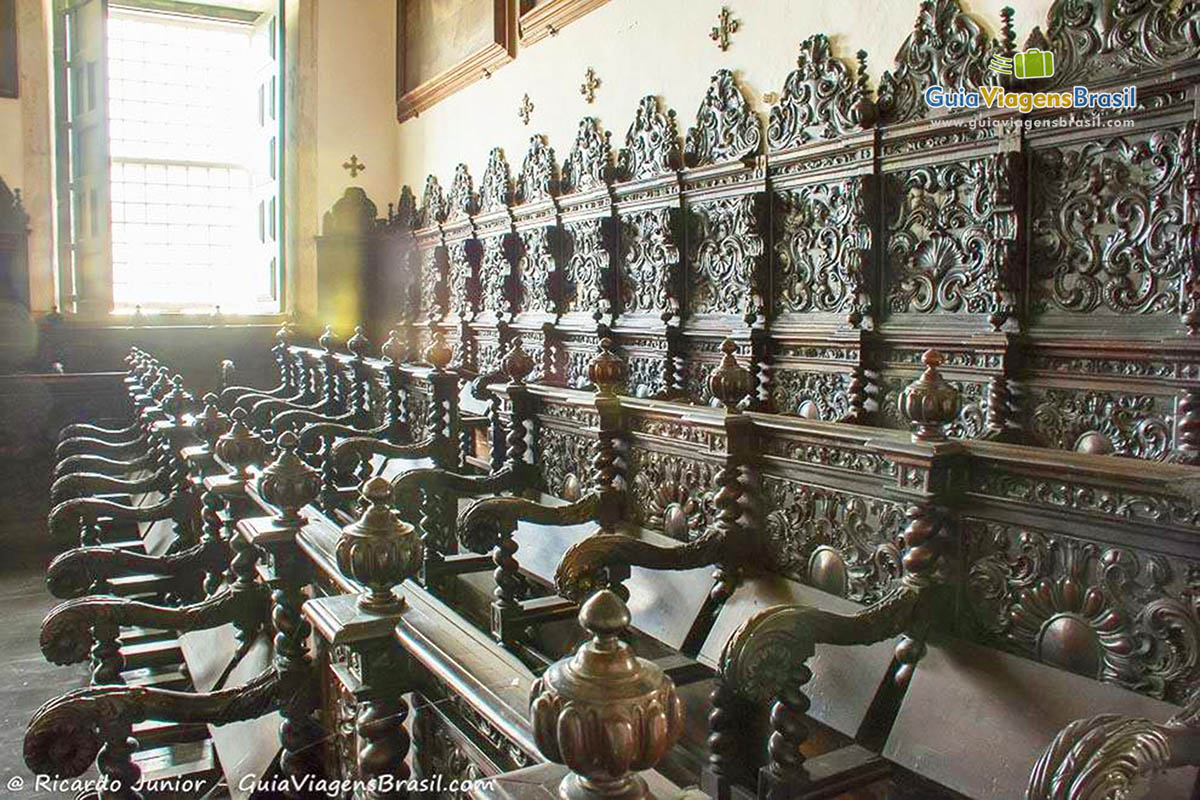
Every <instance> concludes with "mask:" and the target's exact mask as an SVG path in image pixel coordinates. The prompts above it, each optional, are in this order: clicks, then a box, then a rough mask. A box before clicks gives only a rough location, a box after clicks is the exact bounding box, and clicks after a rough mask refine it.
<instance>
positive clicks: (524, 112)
mask: <svg viewBox="0 0 1200 800" xmlns="http://www.w3.org/2000/svg"><path fill="white" fill-rule="evenodd" d="M531 114H533V101H532V100H530V99H529V95H528V94H526V95H525V96H524V97H522V98H521V107H520V108H518V109H517V116H518V117H520V118H521V122H523V123H525V124H526V125H528V124H529V117H530V115H531Z"/></svg>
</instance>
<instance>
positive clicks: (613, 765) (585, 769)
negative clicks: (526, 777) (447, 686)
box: [529, 589, 683, 800]
mask: <svg viewBox="0 0 1200 800" xmlns="http://www.w3.org/2000/svg"><path fill="white" fill-rule="evenodd" d="M579 623H580V625H582V626H583V627H584V628H585V629H586V630H587V631H588V633H589V634H590V635H591V637H592V638H591V640H590V641H588V642H586V643H584V644H583V645H582V646H580V648H579V650H578V651H577V652H576V653H575V655H574V656H573V657H570V658H566V659H563V660H561V661H558V662H555V663H554V664H551V665H550V668H549V669H548V670H546V672H545V674H544V675H542V677H541V678H538V680H537V681H536V682H535V683H534V685H533V687H532V689H531V691H530V702H529V711H530V720H531V722H532V725H533V731H534V738H535V740H536V741H537V745H538V749H539V750H541V752H542V754H543V755H544V756H546V757H547V758H548V759H550V760H551V761H553V762H555V763H558V764H566V765H567V767H569V768H570V769H571V773H570V774H569V775H568V776H567V777H566V778H564V779H563V782H562V785H561V787H560V790H559V791H560V793H561V795H562V796H563V797H564V798H568V800H585V798H586V799H587V800H599V798H603V797H621V798H627V799H628V800H642V799H643V798H645V799H646V800H649V798H650V797H652V795H651V794H650V793H649V789H648V788H647V786H646V784H645V782H644V781H643V779H642V778H641V777H639V776H638V775H636V774H634V773H635V772H637V771H641V770H646V769H652V768H653V767H654V766H655V765H656V764H657V763H658V761H659V760H660V759H661V758H662V757H663V756H664V755H665V754H666V753H667V751H668V750H670V749H671V747H672V746H673V745H674V744H675V742H676V741H678V739H679V737H680V735H681V734H682V732H683V708H682V705H681V703H680V700H679V697H678V695H677V694H676V692H675V684H674V682H673V681H672V680H671V679H670V678H669V677H667V675H666V674H664V673H663V671H662V670H661V669H660V668H659V667H658V666H657V665H655V664H654V663H653V662H650V661H647V660H645V659H642V658H638V657H637V656H636V655H635V654H634V653H633V650H632V648H630V647H629V645H627V644H625V643H624V642H623V641H621V639H620V634H621V633H622V632H624V630H625V629H626V627H627V626H628V625H629V610H628V609H627V608H626V607H625V604H624V602H622V601H621V598H620V597H619V596H617V594H615V593H614V592H612V591H609V590H607V589H604V590H601V591H600V592H597V593H596V594H594V595H593V596H592V597H591V598H590V599H588V601H587V602H586V603H584V604H583V607H582V608H581V609H580V612H579Z"/></svg>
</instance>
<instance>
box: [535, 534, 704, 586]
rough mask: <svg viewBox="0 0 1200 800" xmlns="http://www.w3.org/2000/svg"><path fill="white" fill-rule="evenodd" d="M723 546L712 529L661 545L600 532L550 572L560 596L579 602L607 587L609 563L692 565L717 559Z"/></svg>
mask: <svg viewBox="0 0 1200 800" xmlns="http://www.w3.org/2000/svg"><path fill="white" fill-rule="evenodd" d="M725 550H726V547H725V536H724V535H723V534H721V533H719V532H717V531H712V530H710V531H709V532H707V533H705V534H704V535H703V536H700V537H699V538H697V539H695V540H693V541H691V542H688V543H687V544H681V545H678V546H675V547H663V546H662V545H656V544H652V543H650V542H646V541H642V540H641V539H634V538H633V537H631V536H625V535H623V534H613V533H600V534H596V535H594V536H589V537H588V538H586V539H583V540H581V541H578V542H576V543H575V544H573V545H571V546H570V547H569V548H568V549H567V552H566V553H564V554H563V557H562V560H560V561H559V562H558V568H557V569H556V570H555V572H554V586H555V589H556V590H557V592H558V593H559V594H560V595H562V596H563V597H565V598H567V599H568V600H572V601H574V602H576V603H581V602H583V601H584V600H586V599H587V598H588V597H590V596H591V595H592V594H593V593H595V592H597V591H599V590H601V589H604V588H607V587H608V584H609V581H608V578H607V577H606V574H607V573H606V571H607V570H608V568H609V567H613V566H631V567H646V568H649V569H654V570H687V569H696V568H697V567H704V566H708V565H711V564H716V563H718V562H720V561H721V560H722V556H723V555H724V553H725Z"/></svg>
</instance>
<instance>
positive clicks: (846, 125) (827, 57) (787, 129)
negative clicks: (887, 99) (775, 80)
mask: <svg viewBox="0 0 1200 800" xmlns="http://www.w3.org/2000/svg"><path fill="white" fill-rule="evenodd" d="M858 58H859V68H858V80H857V81H856V80H855V79H854V78H853V77H852V76H851V74H850V70H849V69H848V68H847V67H846V65H845V64H844V63H842V62H841V61H840V60H838V59H836V58H834V57H833V55H832V53H831V51H830V46H829V38H828V37H826V36H825V35H824V34H821V33H818V34H815V35H813V36H810V37H808V38H807V39H805V40H804V41H803V42H801V44H800V55H799V56H798V57H797V58H796V69H795V70H793V71H792V72H791V74H789V75H788V77H787V80H786V81H785V82H784V84H783V94H782V96H781V97H780V100H779V103H778V104H777V105H775V106H774V107H773V108H772V109H771V116H770V119H769V121H768V123H767V144H768V145H769V146H770V148H771V149H772V150H783V149H786V148H789V147H795V146H796V145H801V144H804V143H805V142H809V141H812V140H814V139H833V138H836V137H838V136H843V135H845V134H848V133H854V132H855V131H856V130H859V129H860V128H861V127H863V126H866V125H869V124H870V123H871V121H872V120H873V117H874V107H873V106H872V105H871V101H870V97H869V96H868V91H867V87H866V58H867V54H866V52H864V51H862V50H860V51H859V53H858Z"/></svg>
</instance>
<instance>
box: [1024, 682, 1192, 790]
mask: <svg viewBox="0 0 1200 800" xmlns="http://www.w3.org/2000/svg"><path fill="white" fill-rule="evenodd" d="M1198 765H1200V691H1197V692H1196V693H1195V694H1193V695H1192V699H1191V700H1190V701H1189V703H1188V704H1187V706H1186V707H1185V708H1184V709H1183V710H1182V711H1181V712H1180V713H1179V714H1177V715H1176V716H1174V717H1172V718H1171V719H1170V720H1168V721H1167V722H1165V723H1157V722H1153V721H1152V720H1148V719H1136V718H1131V717H1122V716H1120V715H1118V714H1100V715H1098V716H1095V717H1091V718H1090V719H1077V720H1075V721H1074V722H1072V723H1070V724H1069V725H1067V726H1066V727H1065V728H1063V729H1062V730H1061V731H1060V732H1059V734H1058V735H1057V736H1055V737H1054V741H1053V742H1052V743H1051V744H1050V746H1049V747H1047V748H1046V751H1045V752H1044V753H1042V755H1041V757H1040V758H1038V760H1037V763H1036V764H1035V765H1034V768H1033V772H1032V773H1031V774H1030V777H1029V788H1028V789H1027V790H1026V793H1025V797H1026V800H1108V798H1113V797H1119V798H1122V800H1136V798H1139V797H1144V796H1145V792H1146V790H1147V789H1148V788H1149V787H1148V786H1147V783H1148V780H1147V779H1149V778H1151V777H1153V776H1154V775H1155V774H1156V773H1159V772H1162V771H1164V770H1167V769H1172V768H1176V767H1185V766H1198Z"/></svg>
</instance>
